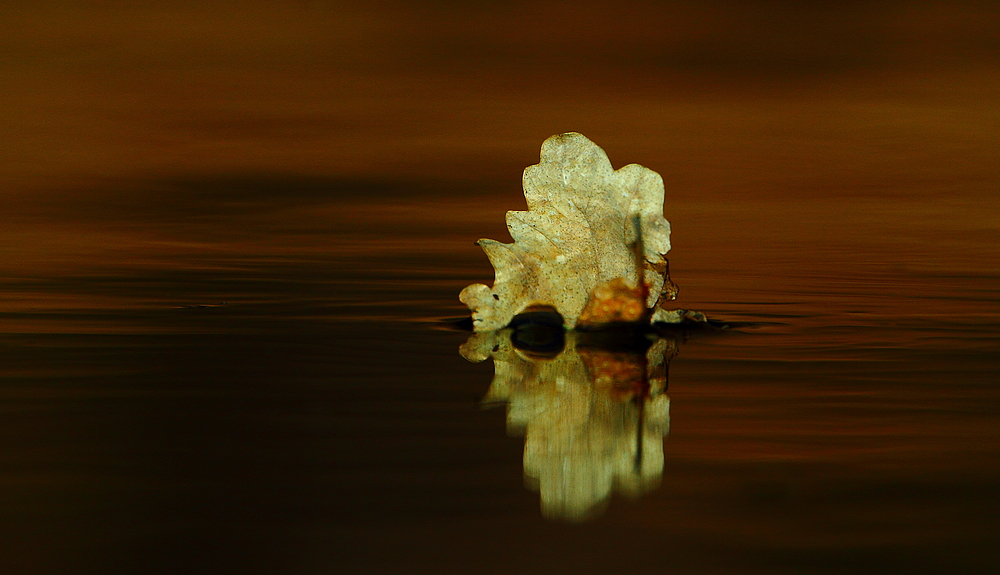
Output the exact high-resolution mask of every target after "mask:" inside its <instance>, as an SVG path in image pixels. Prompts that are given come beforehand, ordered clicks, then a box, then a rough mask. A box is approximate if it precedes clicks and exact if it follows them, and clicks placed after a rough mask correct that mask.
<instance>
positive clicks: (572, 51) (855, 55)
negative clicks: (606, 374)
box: [0, 0, 1000, 575]
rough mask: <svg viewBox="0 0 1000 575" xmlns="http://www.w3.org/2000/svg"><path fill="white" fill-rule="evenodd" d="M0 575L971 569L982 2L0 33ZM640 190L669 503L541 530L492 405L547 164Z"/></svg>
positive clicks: (985, 300) (628, 5)
mask: <svg viewBox="0 0 1000 575" xmlns="http://www.w3.org/2000/svg"><path fill="white" fill-rule="evenodd" d="M0 115H2V118H3V120H2V121H0V413H2V415H0V527H2V528H3V531H4V533H5V536H4V537H3V538H2V541H0V557H2V559H0V563H5V570H4V572H5V573H12V574H13V573H17V574H20V573H45V574H49V573H51V574H53V575H55V574H63V573H95V574H96V573H99V574H101V575H107V574H108V573H142V574H143V575H148V574H150V573H195V572H206V573H229V572H231V573H240V574H241V575H242V574H246V573H334V572H345V571H346V570H356V571H360V572H406V573H435V574H436V575H438V574H441V573H469V572H476V573H509V572H512V571H516V572H524V573H529V572H552V571H559V572H563V571H567V570H572V571H574V572H579V573H584V572H594V573H609V572H613V571H615V570H621V569H623V568H627V569H628V570H629V571H631V572H633V573H660V572H663V571H664V570H669V571H672V572H675V573H699V574H705V573H737V572H739V573H768V574H773V573H847V572H849V573H890V572H891V573H895V572H898V571H899V570H900V569H905V570H906V571H907V572H909V573H987V572H992V571H995V570H996V566H997V565H1000V556H998V551H997V549H1000V546H998V545H997V542H998V541H1000V526H998V523H997V519H996V518H997V517H1000V490H998V487H997V486H998V485H1000V463H998V462H1000V452H998V449H1000V447H998V446H1000V431H998V430H1000V427H998V426H997V424H996V422H997V418H998V416H1000V394H998V391H997V387H996V382H997V381H998V380H1000V378H998V374H1000V363H998V362H1000V351H998V349H997V342H998V341H1000V296H998V293H1000V292H998V290H997V288H998V286H1000V241H998V240H1000V153H998V150H1000V7H998V5H997V3H995V2H988V1H981V2H978V1H972V0H967V1H954V2H932V1H923V0H914V1H888V0H873V1H866V2H861V1H852V0H845V1H839V2H833V1H829V2H808V3H804V2H792V1H787V2H786V1H777V0H775V1H764V2H750V1H738V0H733V1H727V0H703V1H675V2H651V1H650V2H645V1H637V0H620V1H617V2H595V1H590V0H577V1H573V2H569V1H567V2H549V1H539V0H536V1H532V2H528V1H524V2H522V1H514V0H493V1H490V2H479V1H474V0H466V1H450V0H437V1H433V0H428V1H425V2H417V1H391V0H370V1H366V2H361V1H333V0H331V1H292V0H289V1H277V0H275V1H264V0H242V1H240V2H230V1H227V0H218V1H212V2H204V1H202V2H195V1H185V0H163V1H156V2H154V1H145V0H138V1H124V0H122V1H117V0H93V1H90V2H87V1H70V0H65V1H60V0H37V1H32V2H21V1H6V2H3V3H2V5H0ZM566 131H578V132H582V133H583V134H585V135H586V136H588V137H589V138H590V139H592V140H593V141H595V142H596V143H597V144H598V145H600V146H602V147H603V148H604V149H605V150H606V151H607V153H608V155H609V157H610V159H611V161H612V163H613V164H614V165H615V166H616V167H620V166H622V165H624V164H628V163H639V164H642V165H644V166H646V167H649V168H651V169H653V170H655V171H657V172H659V173H660V174H661V175H662V176H663V179H664V182H665V185H666V202H665V215H666V217H667V219H668V220H669V221H670V222H671V224H672V227H673V236H672V243H673V250H672V251H671V253H670V254H669V257H670V260H671V275H672V276H673V279H674V281H675V282H676V283H678V284H679V285H680V288H681V292H680V299H679V301H678V305H679V306H680V307H685V308H689V309H695V310H700V311H703V312H706V313H708V314H709V316H711V317H715V318H719V319H723V320H740V321H746V322H749V323H751V324H753V327H751V328H747V329H745V330H737V331H736V332H735V333H732V334H729V336H727V337H703V338H698V337H692V338H691V340H690V341H686V340H685V342H684V343H683V345H681V347H680V352H679V355H678V356H677V357H676V358H675V359H674V360H673V363H672V365H671V377H672V379H671V387H670V397H671V399H672V403H671V413H670V415H671V417H672V418H673V419H672V422H673V423H672V427H671V432H670V435H669V438H668V441H667V444H666V448H665V451H664V456H665V460H666V462H665V469H666V471H665V473H664V477H663V482H664V485H663V486H662V488H660V489H659V490H655V491H653V492H652V493H650V494H647V495H646V496H644V498H643V499H642V500H641V501H640V502H638V503H635V502H624V501H617V500H616V501H613V502H612V503H611V505H610V506H609V509H608V512H607V514H606V515H604V516H602V517H601V518H599V519H597V520H595V522H593V523H590V524H587V525H577V526H572V527H568V526H566V525H564V524H559V523H548V522H546V521H544V520H543V519H542V518H541V517H540V514H539V510H538V496H537V495H536V494H534V493H531V492H530V491H528V490H526V489H524V487H523V485H522V477H521V455H522V449H523V443H522V440H521V439H520V438H508V437H506V436H505V434H504V427H505V425H504V417H505V415H504V412H503V409H498V410H493V411H487V412H483V411H480V409H479V406H478V402H479V400H480V399H481V398H482V397H483V395H484V394H485V393H486V390H487V389H488V387H489V380H490V377H491V368H490V366H489V365H488V363H483V364H470V363H468V362H466V361H465V360H463V359H462V358H461V357H460V356H458V353H457V349H458V346H459V345H460V344H461V343H462V342H463V341H464V339H465V337H466V335H467V334H464V333H459V332H454V331H447V330H441V329H432V328H434V327H435V326H438V327H440V325H439V322H440V320H441V319H442V318H455V317H459V316H462V315H463V314H466V313H467V310H465V308H464V307H463V306H462V305H461V304H460V303H459V302H458V301H457V294H458V292H459V290H460V289H461V288H462V287H464V286H465V285H467V284H469V283H473V282H486V283H489V281H490V279H491V278H492V273H493V270H492V268H491V267H490V265H489V263H488V262H487V260H486V258H485V256H484V255H483V254H482V252H481V250H480V249H479V248H477V247H476V246H474V245H473V242H474V241H475V240H476V239H478V238H480V237H491V238H496V239H500V240H507V239H508V238H509V236H508V235H507V232H506V229H505V226H504V220H503V214H504V212H505V211H506V210H511V209H523V207H524V199H523V196H522V193H521V186H520V176H521V171H522V170H523V169H524V167H525V166H528V165H531V164H534V163H536V162H537V161H538V150H539V147H540V144H541V142H542V141H543V140H544V139H545V138H547V137H548V136H550V135H553V134H557V133H562V132H566Z"/></svg>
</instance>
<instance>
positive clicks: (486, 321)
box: [459, 132, 676, 331]
mask: <svg viewBox="0 0 1000 575" xmlns="http://www.w3.org/2000/svg"><path fill="white" fill-rule="evenodd" d="M523 181H524V198H525V200H527V204H528V211H524V212H522V211H511V212H507V229H508V230H510V235H511V237H512V238H514V242H513V243H510V244H504V243H501V242H498V241H495V240H490V239H481V240H479V241H478V242H477V244H478V245H479V246H481V247H482V248H483V251H485V252H486V255H487V256H488V257H489V259H490V263H492V264H493V268H494V269H495V274H496V277H495V280H494V283H493V287H492V288H490V287H487V286H485V285H483V284H473V285H470V286H468V287H466V288H465V289H464V290H462V293H461V294H460V295H459V299H460V300H461V301H462V302H463V303H465V304H466V305H468V306H469V308H471V310H472V321H473V329H474V330H475V331H490V330H495V329H500V328H503V327H505V326H507V325H508V324H509V323H510V321H511V319H513V318H514V316H516V315H517V314H519V313H522V312H524V311H526V310H531V309H538V308H540V307H553V308H555V309H556V311H558V312H559V314H560V315H562V318H563V321H564V324H565V326H566V327H567V328H573V327H575V326H576V324H577V320H578V319H579V317H580V315H581V312H582V311H583V310H584V308H585V307H586V306H587V302H588V299H589V298H590V296H591V294H592V292H593V291H594V288H596V287H597V286H598V285H616V284H621V282H624V285H625V286H628V287H630V288H632V289H634V290H641V291H639V292H638V293H645V294H647V295H646V301H645V308H647V309H652V308H654V307H655V306H656V305H657V304H658V303H659V302H660V301H661V300H662V299H672V295H673V293H674V292H675V291H676V286H674V285H673V284H672V283H671V282H670V280H669V278H667V275H666V267H667V262H666V259H665V258H664V254H666V253H667V252H668V251H669V250H670V223H669V222H667V220H666V219H664V217H663V179H662V178H661V177H660V175H659V174H657V173H656V172H654V171H652V170H650V169H648V168H644V167H642V166H640V165H638V164H630V165H627V166H625V167H623V168H621V169H619V170H615V169H614V168H612V166H611V162H610V161H609V160H608V156H607V154H605V153H604V150H602V149H601V148H600V147H599V146H597V144H595V143H593V142H591V141H590V140H589V139H587V138H586V137H585V136H583V135H582V134H578V133H575V132H570V133H566V134H560V135H557V136H552V137H551V138H549V139H547V140H545V142H544V143H543V144H542V152H541V161H540V162H539V163H538V164H536V165H534V166H529V167H528V168H526V169H525V170H524V180H523ZM637 235H639V236H641V237H637ZM636 246H641V248H642V252H643V253H642V254H641V260H642V261H641V267H642V269H641V276H642V277H641V278H640V277H637V276H639V275H640V270H639V266H638V265H637V259H638V258H637V254H636V251H635V249H636ZM612 280H620V281H615V282H614V283H613V284H609V282H611V281H612ZM640 281H641V282H643V284H645V285H640V284H639V282H640Z"/></svg>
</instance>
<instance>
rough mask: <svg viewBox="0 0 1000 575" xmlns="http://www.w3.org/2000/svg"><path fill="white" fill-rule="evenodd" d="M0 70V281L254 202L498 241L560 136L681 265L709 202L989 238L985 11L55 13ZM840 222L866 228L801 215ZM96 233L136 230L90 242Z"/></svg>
mask: <svg viewBox="0 0 1000 575" xmlns="http://www.w3.org/2000/svg"><path fill="white" fill-rule="evenodd" d="M0 53H2V60H0V66H2V76H3V78H4V81H3V82H2V83H0V102H2V107H3V114H4V118H5V120H4V121H3V122H2V124H0V130H2V133H0V137H2V141H3V144H2V150H3V152H2V154H0V201H2V202H3V204H2V205H3V208H2V210H0V218H2V220H3V225H2V227H0V240H2V244H0V245H2V248H0V249H3V250H4V252H3V259H4V262H5V263H4V266H5V268H6V270H7V271H8V272H10V271H11V270H14V269H22V268H26V267H27V268H30V267H32V266H35V265H48V262H51V261H59V262H61V263H63V264H65V263H68V261H73V262H80V261H83V260H82V259H81V258H85V257H86V256H87V255H88V254H89V255H90V256H96V255H97V254H98V253H103V254H104V256H108V253H106V252H105V250H109V249H113V248H121V247H122V246H123V243H122V242H125V245H127V244H129V243H130V242H132V243H134V242H143V241H145V240H150V239H154V238H152V237H151V236H153V235H155V234H156V233H165V234H167V235H168V236H170V237H172V238H173V239H184V240H200V239H205V238H203V237H200V236H198V234H197V233H196V230H184V231H181V230H178V229H177V227H176V226H174V228H175V229H174V231H168V230H165V229H164V228H165V226H166V224H167V223H168V222H166V221H165V220H170V219H171V218H178V217H182V216H183V217H184V218H185V219H187V220H188V221H193V220H195V219H198V218H199V216H200V219H202V220H204V219H205V218H209V217H211V216H212V215H213V212H212V210H213V209H214V210H215V212H216V215H218V214H217V212H218V210H219V209H223V208H219V206H218V204H219V203H220V202H222V203H223V204H225V206H228V208H224V209H223V211H225V209H230V208H233V204H234V202H236V203H239V204H240V206H239V208H240V209H242V210H243V211H244V212H247V211H253V210H252V208H251V207H249V204H251V203H253V202H254V201H257V202H258V203H259V201H260V200H261V191H260V189H259V188H260V187H261V186H259V185H258V186H257V188H258V190H257V191H256V192H254V191H246V190H242V189H241V188H242V187H245V185H247V184H248V182H249V181H257V182H259V181H260V178H262V177H263V178H265V179H269V180H270V181H272V182H274V181H276V180H281V181H282V182H284V184H283V191H282V193H280V194H271V193H270V192H266V195H267V196H268V200H269V201H272V200H274V199H275V198H273V197H272V196H275V195H276V196H279V197H283V198H284V200H277V201H279V203H280V202H282V201H283V202H285V203H284V204H280V205H279V207H280V206H282V205H285V204H294V205H295V206H299V207H301V206H302V205H303V204H312V205H316V204H318V203H323V202H326V201H328V200H331V199H334V197H335V196H338V197H337V198H336V199H338V200H339V201H342V202H350V203H365V204H379V203H380V202H382V201H383V199H384V198H383V196H386V195H391V196H394V197H392V198H389V199H388V201H393V202H395V203H397V204H398V203H400V202H403V203H407V202H412V201H416V200H418V199H425V198H431V197H438V198H440V197H441V196H442V195H447V196H451V197H453V198H454V197H455V196H456V195H457V196H458V197H457V198H455V199H456V200H462V199H465V200H468V199H470V198H473V199H474V200H475V201H472V202H465V204H463V205H460V206H457V207H456V208H455V209H453V212H462V213H465V214H470V215H468V216H467V217H468V218H473V219H476V218H479V217H482V219H487V216H485V215H484V214H482V213H480V212H475V211H473V212H469V211H468V210H475V207H476V206H481V205H483V202H489V201H493V199H495V198H496V197H497V194H500V198H499V199H498V200H497V201H498V204H497V205H496V207H494V206H490V208H491V209H490V210H489V211H488V212H486V213H489V214H494V213H495V212H496V209H497V208H498V209H501V210H505V209H512V208H518V207H520V206H521V204H519V203H518V202H520V201H521V200H520V197H519V196H520V191H519V184H520V182H519V179H520V172H521V170H522V169H523V168H524V167H525V166H527V165H529V164H533V163H535V162H536V161H537V150H538V147H539V145H540V143H541V141H542V140H543V139H544V138H546V137H548V136H549V135H552V134H555V133H561V132H565V131H579V132H582V133H584V134H585V135H587V136H588V137H590V138H591V139H592V140H594V141H595V142H597V143H598V144H599V145H601V146H602V147H604V148H605V149H606V150H607V151H608V154H609V156H610V157H611V159H612V162H613V163H614V164H615V165H616V166H620V165H623V164H625V163H640V164H643V165H645V166H648V167H650V168H652V169H654V170H656V171H658V172H660V173H661V174H663V176H664V179H665V181H666V186H667V196H668V202H667V217H668V219H670V220H671V221H674V220H675V219H676V220H677V221H675V222H674V224H675V230H677V229H681V230H683V233H684V235H682V236H679V237H678V238H677V239H678V241H679V242H680V243H679V244H678V245H681V246H683V245H684V241H685V240H686V239H691V240H694V239H695V238H697V237H698V235H697V234H698V233H699V229H702V230H703V229H704V226H705V224H706V222H705V221H704V219H703V217H704V216H706V215H707V214H700V213H699V214H698V216H702V218H693V217H692V216H694V214H688V211H687V209H686V203H690V202H704V201H707V200H711V201H712V202H718V203H719V204H720V210H719V211H720V214H721V213H722V212H724V211H725V207H724V205H723V204H725V203H726V202H730V203H731V202H745V201H748V200H749V201H751V202H758V201H772V200H781V202H779V204H778V205H777V206H773V205H772V206H770V207H769V208H768V209H766V210H764V213H758V214H753V215H752V216H750V215H747V216H746V217H744V218H741V219H742V220H745V221H746V222H747V223H750V222H751V221H754V220H756V221H759V222H762V223H761V225H759V226H755V228H756V229H755V230H754V231H755V233H763V234H767V233H768V231H767V229H766V228H768V227H770V226H773V225H777V226H782V225H784V226H787V225H788V224H787V223H786V224H782V223H781V221H782V220H789V219H793V218H795V217H799V218H806V219H813V220H817V219H818V220H837V222H838V224H837V225H838V226H839V225H840V223H842V218H843V217H853V216H857V217H859V218H861V219H862V220H864V219H865V215H866V214H871V213H872V211H873V210H875V211H878V212H881V215H880V218H881V220H882V221H881V222H880V223H884V225H887V226H890V227H891V226H892V222H891V221H890V222H885V219H886V218H887V219H888V220H896V219H898V218H907V219H912V218H924V219H927V218H945V219H948V220H949V223H948V227H949V230H948V233H953V232H959V231H960V232H961V233H975V234H980V235H982V234H990V237H993V238H995V237H996V235H995V233H996V225H997V221H996V216H997V213H998V212H997V207H996V203H997V202H996V199H997V186H998V182H1000V161H998V154H997V145H998V144H1000V141H998V140H1000V111H998V110H1000V106H998V101H1000V94H998V91H1000V66H998V62H1000V9H998V8H997V7H996V5H995V4H994V3H992V2H985V1H984V2H974V1H966V2H925V1H915V2H914V1H910V2H892V1H876V2H851V1H848V2H812V3H807V4H803V3H800V2H782V1H770V2H741V1H721V0H720V1H697V2H693V1H692V2H636V1H631V0H626V1H623V2H616V3H613V4H609V3H606V2H588V1H574V2H518V1H508V0H500V1H493V2H472V1H465V2H451V1H445V0H440V1H426V2H405V1H381V0H375V1H371V2H337V1H315V2H308V1H301V2H300V1H285V2H280V1H259V0H249V1H242V2H225V1H219V2H210V3H204V2H185V1H181V0H168V1H164V2H115V1H99V0H95V1H91V2H83V1H81V2H76V1H65V2H61V1H55V0H44V1H41V2H6V3H4V5H3V7H2V8H0ZM221 180H226V181H228V182H229V184H228V185H223V186H220V185H219V184H220V181H221ZM359 184H360V185H361V187H360V188H358V187H357V186H358V185H359ZM220 187H221V188H227V187H228V188H229V191H228V192H227V191H220ZM250 187H253V185H252V184H251V185H250ZM264 187H265V188H267V186H264ZM268 189H270V188H268ZM390 189H391V190H393V191H390ZM254 194H256V196H255V197H252V196H254ZM244 195H246V196H247V197H241V196H244ZM845 196H851V197H854V198H858V199H859V202H861V203H863V202H864V201H872V202H875V203H876V205H870V206H866V207H865V208H864V209H860V210H858V212H857V213H852V212H850V211H849V212H848V213H843V212H840V213H836V214H834V213H829V212H828V211H827V210H826V208H810V207H808V206H806V205H805V204H807V203H808V202H809V201H812V200H817V199H822V198H830V197H845ZM928 197H933V199H934V202H935V204H934V207H933V208H932V209H933V211H934V212H935V213H933V214H931V213H926V210H927V206H929V205H930V204H925V203H923V204H920V205H918V203H919V202H923V201H924V200H926V199H927V198H928ZM802 200H805V202H804V203H801V204H799V205H797V206H796V205H787V204H786V202H788V201H791V202H795V203H799V202H800V201H802ZM915 200H918V201H915ZM882 202H886V203H882ZM937 202H939V203H937ZM861 203H858V204H856V205H861ZM210 206H215V208H213V207H210ZM285 207H288V206H285ZM458 208H465V209H458ZM233 209H235V208H233ZM369 209H376V208H373V207H372V208H369ZM672 209H673V213H672V212H671V210H672ZM741 209H742V208H741ZM846 209H848V210H850V206H848V207H847V208H846ZM188 210H190V213H189V212H188ZM202 210H205V211H204V212H203V211H202ZM817 210H818V211H817ZM276 211H277V207H276V206H271V205H269V212H270V213H271V215H272V216H273V215H275V212H276ZM305 211H306V212H307V214H305V215H303V214H295V215H290V216H289V217H288V218H286V219H291V220H295V222H294V223H293V222H291V221H285V222H284V223H283V224H282V225H284V226H285V227H286V228H287V227H289V226H291V227H294V226H305V225H311V224H316V225H319V220H317V221H313V222H305V221H303V218H306V219H308V212H309V210H305ZM430 211H434V210H430ZM803 211H805V212H806V213H802V212H803ZM835 211H836V210H835ZM938 211H939V212H940V213H936V212H938ZM769 213H770V214H774V217H773V218H772V217H770V216H769V215H768V214H769ZM972 214H976V217H975V218H974V217H966V215H968V216H972ZM323 217H324V218H325V217H326V215H324V216H323ZM734 217H735V216H734ZM93 218H97V219H98V220H101V221H102V222H103V223H104V224H111V223H116V224H119V225H117V226H111V225H103V226H96V227H95V226H86V228H87V229H81V228H79V227H78V228H75V229H72V223H73V222H79V221H92V219H93ZM761 218H763V219H761ZM976 218H987V219H990V221H989V222H988V224H987V225H981V222H979V223H977V222H976V221H973V220H976ZM488 220H489V222H490V223H498V224H499V223H501V222H499V220H498V219H497V218H495V217H493V216H492V215H491V216H489V217H488ZM772 220H773V221H772ZM126 221H127V222H128V223H130V224H131V225H129V226H126V225H125V222H126ZM174 223H176V222H174ZM275 225H277V223H276V224H275ZM858 225H859V226H860V227H861V229H862V230H863V229H866V228H868V227H870V226H871V225H872V222H868V221H861V222H858ZM678 226H680V227H679V228H678ZM126 227H127V228H129V229H127V230H126V229H124V228H126ZM227 227H228V228H229V229H228V230H224V228H227ZM497 227H498V228H499V229H496V228H497ZM720 227H722V228H729V226H720ZM819 227H820V228H824V226H823V225H822V224H821V225H820V226H819ZM213 229H214V233H216V234H219V233H232V234H237V235H238V234H240V233H241V231H246V229H247V228H246V227H245V226H222V227H219V226H215V227H214V228H213ZM453 229H454V228H453ZM201 231H202V232H203V233H208V232H207V231H206V230H204V229H202V230H201ZM713 231H718V230H713ZM796 231H797V232H798V233H805V234H809V233H815V226H812V225H807V226H802V227H801V229H797V230H796ZM486 232H490V233H494V234H497V233H499V234H503V228H502V225H499V226H496V227H494V228H489V229H484V230H483V232H482V233H483V234H484V235H486ZM820 232H821V233H824V234H828V235H830V236H832V237H837V236H842V235H843V233H842V232H840V231H837V229H829V228H824V229H822V230H820ZM927 233H938V234H940V233H942V231H941V230H930V229H929V230H928V232H927ZM176 235H180V236H183V237H174V236H176ZM159 239H162V237H161V238H159ZM216 239H218V238H216ZM743 239H745V240H747V241H751V242H756V240H755V239H754V238H750V237H747V238H743ZM767 241H770V240H769V239H768V240H765V241H763V242H762V243H766V242H767ZM755 247H763V246H755ZM145 249H150V248H149V246H148V245H146V246H145ZM901 256H902V257H904V258H906V257H908V255H907V254H901ZM954 257H958V258H959V259H961V258H962V257H963V256H962V255H961V254H954ZM949 259H950V258H949ZM486 269H487V270H488V268H486ZM18 273H20V272H18Z"/></svg>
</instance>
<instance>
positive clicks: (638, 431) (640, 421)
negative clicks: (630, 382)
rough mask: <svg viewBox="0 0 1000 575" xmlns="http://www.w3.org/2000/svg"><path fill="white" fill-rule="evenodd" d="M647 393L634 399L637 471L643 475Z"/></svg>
mask: <svg viewBox="0 0 1000 575" xmlns="http://www.w3.org/2000/svg"><path fill="white" fill-rule="evenodd" d="M646 397H647V396H646V394H636V396H635V397H634V398H633V399H632V401H634V402H635V403H636V410H637V413H636V425H635V472H636V474H639V475H641V473H640V472H641V471H642V426H643V425H645V424H646V422H645V418H646V410H645V407H646Z"/></svg>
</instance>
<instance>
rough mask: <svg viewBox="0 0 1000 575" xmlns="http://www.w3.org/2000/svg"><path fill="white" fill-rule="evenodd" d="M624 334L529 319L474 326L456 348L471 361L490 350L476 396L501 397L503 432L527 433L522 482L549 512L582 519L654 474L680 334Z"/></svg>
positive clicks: (647, 484)
mask: <svg viewBox="0 0 1000 575" xmlns="http://www.w3.org/2000/svg"><path fill="white" fill-rule="evenodd" d="M622 341H623V340H622V339H621V338H620V337H618V336H617V335H616V336H614V337H610V338H602V337H601V335H600V334H593V333H585V332H576V331H568V332H563V330H562V329H561V327H559V328H554V327H552V328H548V327H546V326H540V325H534V324H526V325H522V326H519V327H515V328H513V329H511V328H507V329H502V330H497V331H491V332H483V333H476V334H473V335H472V336H470V337H469V339H468V341H466V343H465V344H464V345H462V347H461V349H460V351H461V354H462V355H463V356H464V357H465V358H466V359H468V360H469V361H473V362H480V361H484V360H486V359H490V358H492V359H493V363H494V369H495V376H494V378H493V382H492V384H491V385H490V389H489V392H488V393H487V395H486V397H485V398H484V400H483V401H484V403H487V404H491V403H500V402H503V403H506V404H507V429H508V432H509V433H510V434H511V435H523V436H524V443H525V445H524V475H525V479H526V483H527V484H528V485H529V486H530V487H532V488H534V489H535V490H537V491H538V492H539V494H540V495H541V508H542V514H543V515H544V516H545V517H547V518H550V519H563V520H570V521H584V520H587V519H590V518H593V517H595V516H597V515H599V514H600V513H601V512H602V511H603V510H604V508H605V507H606V505H607V502H608V499H609V498H610V497H611V495H612V494H613V493H620V494H622V495H625V496H627V497H638V496H639V495H642V494H644V493H646V492H648V491H650V490H651V489H654V488H656V487H657V486H658V485H659V483H660V477H661V476H662V474H663V439H664V437H665V436H666V435H667V433H668V432H669V429H670V398H669V397H668V396H667V394H666V390H667V366H668V364H669V362H670V359H671V358H673V357H674V356H675V355H677V346H678V341H677V339H675V338H671V337H658V338H656V339H654V340H652V341H650V340H649V339H646V338H645V337H643V336H641V335H639V336H636V337H634V338H626V340H625V341H627V342H628V344H626V345H622ZM609 342H614V343H613V344H612V345H609Z"/></svg>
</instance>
